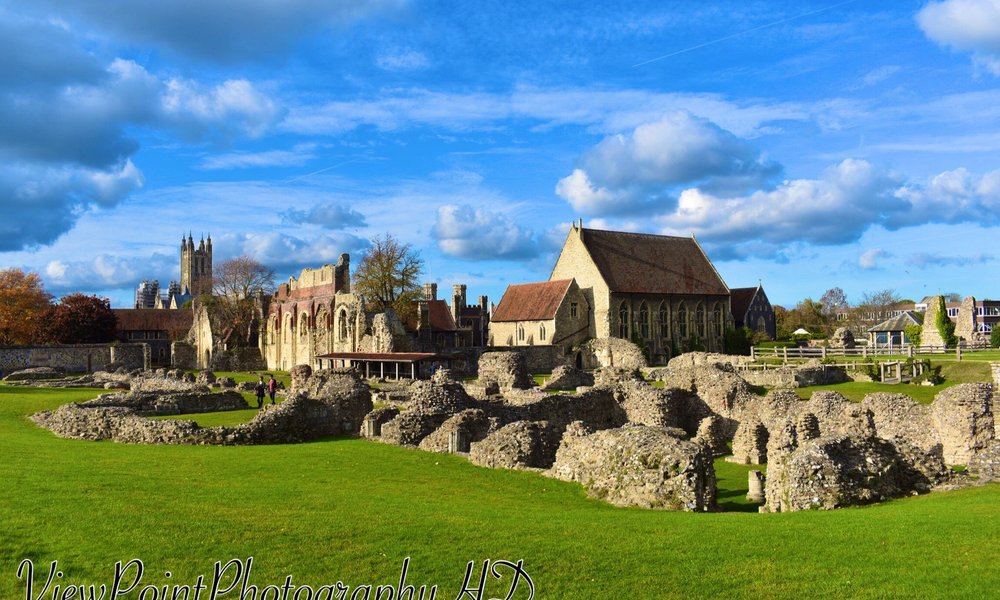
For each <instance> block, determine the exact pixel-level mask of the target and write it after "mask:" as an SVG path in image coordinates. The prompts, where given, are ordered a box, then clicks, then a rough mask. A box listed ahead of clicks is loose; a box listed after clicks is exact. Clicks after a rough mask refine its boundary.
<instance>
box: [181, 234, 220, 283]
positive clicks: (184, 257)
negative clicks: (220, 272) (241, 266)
mask: <svg viewBox="0 0 1000 600" xmlns="http://www.w3.org/2000/svg"><path fill="white" fill-rule="evenodd" d="M181 292H182V293H185V294H191V295H192V296H199V295H201V294H210V293H212V236H211V235H210V236H208V240H207V241H206V240H205V239H202V240H201V242H199V244H198V246H197V247H195V245H194V238H193V237H191V234H190V233H188V237H187V239H185V238H184V237H183V236H181Z"/></svg>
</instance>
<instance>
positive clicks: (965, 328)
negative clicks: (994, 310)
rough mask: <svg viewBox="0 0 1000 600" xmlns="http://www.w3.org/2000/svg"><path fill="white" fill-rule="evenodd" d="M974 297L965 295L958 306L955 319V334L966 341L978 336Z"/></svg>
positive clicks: (975, 338)
mask: <svg viewBox="0 0 1000 600" xmlns="http://www.w3.org/2000/svg"><path fill="white" fill-rule="evenodd" d="M976 320H977V319H976V299H975V298H973V297H972V296H966V297H965V299H964V300H962V305H961V306H960V307H959V308H958V318H957V319H956V320H955V335H956V336H958V338H959V339H961V340H965V341H967V342H972V341H975V340H977V339H978V338H979V335H978V330H977V325H976Z"/></svg>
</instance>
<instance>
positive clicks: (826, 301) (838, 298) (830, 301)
mask: <svg viewBox="0 0 1000 600" xmlns="http://www.w3.org/2000/svg"><path fill="white" fill-rule="evenodd" d="M819 303H820V304H822V305H823V314H825V315H826V316H827V317H828V318H831V319H835V318H836V314H837V311H838V310H846V309H848V308H850V306H851V305H850V304H849V303H848V302H847V294H845V293H844V290H843V289H841V288H839V287H834V288H830V289H828V290H826V291H825V292H823V295H822V296H820V298H819Z"/></svg>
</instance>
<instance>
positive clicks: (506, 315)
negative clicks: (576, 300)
mask: <svg viewBox="0 0 1000 600" xmlns="http://www.w3.org/2000/svg"><path fill="white" fill-rule="evenodd" d="M571 283H573V280H572V279H557V280H556V281H542V282H539V283H521V284H518V285H509V286H507V291H505V292H504V293H503V298H501V299H500V305H499V306H497V307H496V309H494V310H493V316H492V317H491V318H490V320H491V321H493V322H505V321H506V322H510V321H548V320H549V319H554V318H555V317H556V311H558V310H559V305H560V304H562V301H563V298H565V297H566V292H568V291H569V286H570V284H571Z"/></svg>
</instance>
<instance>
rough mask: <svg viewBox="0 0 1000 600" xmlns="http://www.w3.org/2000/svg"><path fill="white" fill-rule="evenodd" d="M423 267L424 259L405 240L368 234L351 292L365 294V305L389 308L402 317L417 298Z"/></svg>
mask: <svg viewBox="0 0 1000 600" xmlns="http://www.w3.org/2000/svg"><path fill="white" fill-rule="evenodd" d="M423 267H424V261H423V260H421V258H420V255H419V253H417V252H415V251H414V250H413V249H412V248H411V247H410V245H409V244H401V243H400V242H399V240H397V239H396V238H394V237H392V236H391V235H389V234H388V233H387V234H385V235H384V236H382V237H375V238H372V245H371V247H370V248H369V249H368V251H367V252H365V255H364V256H362V257H361V263H360V265H359V266H358V268H357V270H355V271H354V292H355V293H358V294H360V295H362V296H364V297H365V301H366V302H367V303H368V304H369V308H372V309H374V310H385V309H387V308H391V309H393V310H394V311H396V314H398V315H399V316H400V317H401V318H402V317H404V316H405V315H408V314H409V313H410V312H411V311H412V310H413V302H414V301H415V300H417V299H419V298H420V284H419V278H420V273H421V272H422V271H423Z"/></svg>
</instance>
